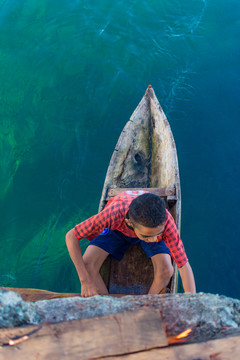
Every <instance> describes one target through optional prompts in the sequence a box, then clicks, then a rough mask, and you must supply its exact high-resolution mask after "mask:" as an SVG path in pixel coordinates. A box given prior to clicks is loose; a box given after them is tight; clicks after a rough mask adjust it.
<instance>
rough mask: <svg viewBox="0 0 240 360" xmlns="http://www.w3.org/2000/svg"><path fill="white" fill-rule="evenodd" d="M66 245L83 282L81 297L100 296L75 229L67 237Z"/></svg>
mask: <svg viewBox="0 0 240 360" xmlns="http://www.w3.org/2000/svg"><path fill="white" fill-rule="evenodd" d="M66 244H67V248H68V252H69V255H70V257H71V259H72V261H73V263H74V265H75V267H76V270H77V273H78V276H79V279H80V282H81V296H83V297H88V296H93V295H97V294H98V290H97V287H96V285H95V283H94V281H92V279H91V278H90V276H89V274H88V272H87V269H86V267H85V264H84V262H83V258H82V252H81V248H80V244H79V240H77V239H76V237H75V235H74V229H72V230H70V231H69V232H68V233H67V235H66Z"/></svg>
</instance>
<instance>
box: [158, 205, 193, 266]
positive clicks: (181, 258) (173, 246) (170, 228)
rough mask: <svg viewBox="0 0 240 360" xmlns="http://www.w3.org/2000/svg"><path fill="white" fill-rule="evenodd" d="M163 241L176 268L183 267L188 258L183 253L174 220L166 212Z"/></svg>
mask: <svg viewBox="0 0 240 360" xmlns="http://www.w3.org/2000/svg"><path fill="white" fill-rule="evenodd" d="M163 239H164V241H165V243H166V245H167V246H168V248H169V250H170V252H171V255H172V257H173V260H174V261H175V262H176V264H177V266H178V267H179V268H181V267H182V266H184V265H185V264H186V263H187V262H188V258H187V255H186V253H185V249H184V246H183V243H182V240H181V239H180V236H179V232H178V230H177V227H176V224H175V222H174V219H173V217H172V215H171V214H170V213H169V212H168V211H167V220H166V223H165V229H164V233H163Z"/></svg>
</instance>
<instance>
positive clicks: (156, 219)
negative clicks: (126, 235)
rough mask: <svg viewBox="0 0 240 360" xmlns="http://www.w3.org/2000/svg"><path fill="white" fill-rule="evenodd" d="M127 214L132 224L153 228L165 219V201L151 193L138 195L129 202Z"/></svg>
mask: <svg viewBox="0 0 240 360" xmlns="http://www.w3.org/2000/svg"><path fill="white" fill-rule="evenodd" d="M128 215H129V218H130V220H131V221H132V223H133V224H140V225H142V226H146V227H149V228H155V227H157V226H159V225H162V224H163V223H165V221H166V205H165V201H164V200H163V199H161V198H160V197H159V196H157V195H154V194H152V193H146V194H143V195H140V196H138V197H136V198H135V199H134V200H133V201H132V202H131V204H130V206H129V213H128Z"/></svg>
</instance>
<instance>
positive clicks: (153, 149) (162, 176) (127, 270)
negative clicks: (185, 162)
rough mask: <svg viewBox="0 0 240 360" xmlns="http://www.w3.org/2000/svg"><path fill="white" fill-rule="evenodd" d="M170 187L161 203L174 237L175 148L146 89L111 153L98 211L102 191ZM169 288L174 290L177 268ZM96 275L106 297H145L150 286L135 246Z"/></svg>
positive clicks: (146, 265) (149, 271)
mask: <svg viewBox="0 0 240 360" xmlns="http://www.w3.org/2000/svg"><path fill="white" fill-rule="evenodd" d="M171 186H173V187H175V190H176V197H172V198H171V197H168V198H166V205H167V208H168V209H169V210H170V212H171V214H172V215H173V217H174V220H175V222H176V225H177V228H178V230H179V232H180V216H181V194H180V180H179V169H178V160H177V152H176V146H175V142H174V138H173V135H172V132H171V128H170V125H169V123H168V121H167V119H166V116H165V114H164V112H163V110H162V108H161V106H160V104H159V102H158V100H157V98H156V96H155V93H154V91H153V89H152V88H151V87H149V88H148V89H147V91H146V93H145V95H144V97H143V98H142V100H141V102H140V103H139V105H138V107H137V108H136V110H135V111H134V113H133V115H132V116H131V118H130V120H129V121H128V122H127V124H126V125H125V127H124V129H123V131H122V133H121V135H120V137H119V140H118V142H117V145H116V148H115V150H114V152H113V155H112V158H111V161H110V164H109V167H108V170H107V174H106V179H105V183H104V186H103V192H102V197H101V201H100V206H99V211H101V210H102V209H103V208H104V206H105V205H106V202H107V201H106V200H107V196H108V190H109V188H110V187H117V188H123V189H125V188H149V190H150V189H151V188H167V187H171ZM174 270H175V271H174V276H173V278H172V280H171V282H170V284H169V288H170V291H171V292H176V290H177V278H178V274H177V268H176V264H175V263H174ZM101 274H102V276H103V279H104V281H105V283H106V285H107V287H108V289H109V292H110V293H111V294H122V293H124V294H146V293H147V292H148V290H149V288H150V286H151V283H152V280H153V266H152V261H151V260H150V259H148V258H147V257H146V255H145V253H144V251H143V250H142V248H141V246H140V245H133V246H130V248H129V249H128V251H127V252H126V253H125V255H124V257H123V259H122V260H121V261H120V262H119V261H117V260H114V259H113V258H111V257H110V256H109V257H108V258H107V260H106V261H105V262H104V264H103V266H102V268H101Z"/></svg>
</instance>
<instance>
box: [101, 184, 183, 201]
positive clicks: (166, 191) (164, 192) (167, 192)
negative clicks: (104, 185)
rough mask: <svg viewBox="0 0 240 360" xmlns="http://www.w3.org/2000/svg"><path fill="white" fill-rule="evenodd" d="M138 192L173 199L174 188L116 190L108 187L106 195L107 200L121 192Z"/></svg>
mask: <svg viewBox="0 0 240 360" xmlns="http://www.w3.org/2000/svg"><path fill="white" fill-rule="evenodd" d="M139 190H144V191H149V192H151V193H152V194H155V195H158V196H161V197H168V196H171V197H175V193H176V191H175V187H174V186H169V187H167V188H116V187H110V188H109V189H108V193H107V199H109V198H111V197H113V196H116V195H119V194H121V192H123V191H139Z"/></svg>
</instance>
